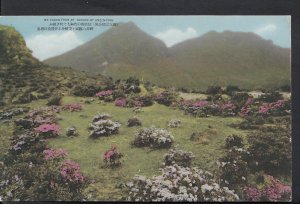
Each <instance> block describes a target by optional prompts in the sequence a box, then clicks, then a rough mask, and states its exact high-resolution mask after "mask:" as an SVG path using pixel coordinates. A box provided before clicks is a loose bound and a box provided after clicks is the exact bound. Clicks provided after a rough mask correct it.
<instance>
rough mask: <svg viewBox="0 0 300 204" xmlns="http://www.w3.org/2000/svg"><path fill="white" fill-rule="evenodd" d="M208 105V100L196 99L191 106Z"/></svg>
mask: <svg viewBox="0 0 300 204" xmlns="http://www.w3.org/2000/svg"><path fill="white" fill-rule="evenodd" d="M207 105H208V102H207V101H196V102H195V103H194V104H193V106H194V107H199V108H202V107H205V106H207Z"/></svg>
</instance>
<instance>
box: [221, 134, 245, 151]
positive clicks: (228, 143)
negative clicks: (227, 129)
mask: <svg viewBox="0 0 300 204" xmlns="http://www.w3.org/2000/svg"><path fill="white" fill-rule="evenodd" d="M234 146H235V147H243V146H244V144H243V138H242V137H240V136H237V135H230V136H228V137H226V139H225V148H227V149H230V148H232V147H234Z"/></svg>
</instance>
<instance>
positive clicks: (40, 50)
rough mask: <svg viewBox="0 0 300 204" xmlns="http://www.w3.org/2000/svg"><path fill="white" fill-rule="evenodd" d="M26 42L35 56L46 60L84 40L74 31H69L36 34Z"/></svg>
mask: <svg viewBox="0 0 300 204" xmlns="http://www.w3.org/2000/svg"><path fill="white" fill-rule="evenodd" d="M26 44H27V46H28V47H29V49H31V50H32V51H33V53H32V54H33V56H35V57H36V58H38V59H39V60H44V59H47V58H49V57H54V56H56V55H60V54H62V53H64V52H66V51H69V50H71V49H73V48H75V47H77V46H79V45H81V44H83V42H82V41H81V40H80V39H79V38H78V37H77V36H76V34H75V32H74V31H67V32H64V33H60V34H46V35H45V34H44V35H43V34H39V35H35V36H33V37H31V38H29V39H26Z"/></svg>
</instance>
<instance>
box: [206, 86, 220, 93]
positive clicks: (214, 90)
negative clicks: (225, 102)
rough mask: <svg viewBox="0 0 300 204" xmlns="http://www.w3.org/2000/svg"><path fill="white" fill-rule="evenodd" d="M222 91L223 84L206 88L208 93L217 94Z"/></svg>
mask: <svg viewBox="0 0 300 204" xmlns="http://www.w3.org/2000/svg"><path fill="white" fill-rule="evenodd" d="M221 92H222V88H221V86H217V85H213V86H209V87H208V88H207V89H206V93H207V94H211V95H215V94H218V93H221Z"/></svg>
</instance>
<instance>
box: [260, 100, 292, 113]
mask: <svg viewBox="0 0 300 204" xmlns="http://www.w3.org/2000/svg"><path fill="white" fill-rule="evenodd" d="M258 113H259V114H261V115H264V116H266V115H271V114H272V115H285V114H287V113H289V105H288V103H287V101H285V100H278V101H276V102H273V103H263V104H262V105H261V106H260V107H259V109H258Z"/></svg>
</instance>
